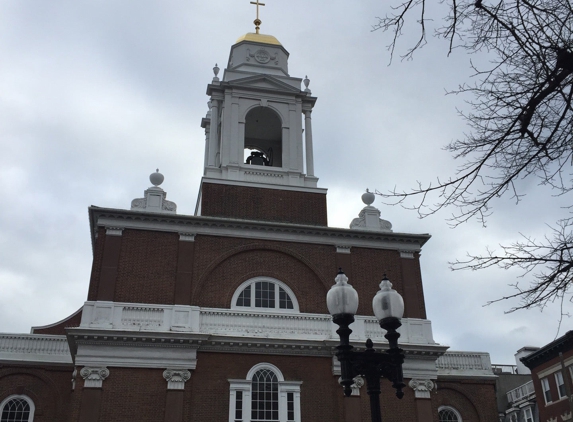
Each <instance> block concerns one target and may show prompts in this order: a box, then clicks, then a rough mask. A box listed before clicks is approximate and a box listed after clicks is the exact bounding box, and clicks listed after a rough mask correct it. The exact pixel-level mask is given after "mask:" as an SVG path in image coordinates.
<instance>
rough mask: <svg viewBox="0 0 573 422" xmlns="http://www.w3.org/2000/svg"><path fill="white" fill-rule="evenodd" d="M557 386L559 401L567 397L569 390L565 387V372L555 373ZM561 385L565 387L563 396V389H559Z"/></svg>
mask: <svg viewBox="0 0 573 422" xmlns="http://www.w3.org/2000/svg"><path fill="white" fill-rule="evenodd" d="M555 385H557V395H558V396H559V400H561V399H562V398H564V397H567V389H566V387H565V378H564V377H563V372H561V371H557V372H555ZM561 385H562V386H563V394H561V388H559V386H561Z"/></svg>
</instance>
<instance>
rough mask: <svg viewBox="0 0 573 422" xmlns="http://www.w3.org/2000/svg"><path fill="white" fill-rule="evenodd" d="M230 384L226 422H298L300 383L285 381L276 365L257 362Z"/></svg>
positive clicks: (230, 381)
mask: <svg viewBox="0 0 573 422" xmlns="http://www.w3.org/2000/svg"><path fill="white" fill-rule="evenodd" d="M229 383H230V384H231V386H230V398H229V422H263V421H264V422H275V421H276V422H300V385H301V384H302V382H301V381H285V379H284V377H283V374H282V372H281V371H280V370H279V369H278V368H277V367H276V366H274V365H272V364H270V363H259V364H257V365H255V366H253V367H252V368H251V370H250V371H249V373H248V374H247V379H245V380H229Z"/></svg>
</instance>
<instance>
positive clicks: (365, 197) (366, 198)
mask: <svg viewBox="0 0 573 422" xmlns="http://www.w3.org/2000/svg"><path fill="white" fill-rule="evenodd" d="M375 199H376V195H374V194H373V193H372V192H370V191H369V190H368V188H366V192H364V193H363V194H362V202H364V203H365V204H366V205H372V203H373V202H374V200H375Z"/></svg>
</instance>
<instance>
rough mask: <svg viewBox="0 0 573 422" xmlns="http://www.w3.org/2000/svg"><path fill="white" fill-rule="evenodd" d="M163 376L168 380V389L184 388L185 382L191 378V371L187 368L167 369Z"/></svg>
mask: <svg viewBox="0 0 573 422" xmlns="http://www.w3.org/2000/svg"><path fill="white" fill-rule="evenodd" d="M163 378H165V381H167V389H168V390H184V389H185V383H186V382H187V381H189V379H190V378H191V372H189V371H188V370H186V369H183V370H181V369H166V370H165V371H163Z"/></svg>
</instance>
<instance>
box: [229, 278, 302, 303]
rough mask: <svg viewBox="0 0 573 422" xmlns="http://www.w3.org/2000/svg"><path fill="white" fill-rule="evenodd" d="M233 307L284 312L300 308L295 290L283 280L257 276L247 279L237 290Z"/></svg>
mask: <svg viewBox="0 0 573 422" xmlns="http://www.w3.org/2000/svg"><path fill="white" fill-rule="evenodd" d="M231 307H232V308H233V309H256V310H263V309H268V310H275V311H283V312H284V311H286V312H298V310H299V309H298V302H297V300H296V297H295V295H294V293H293V291H292V290H291V289H290V288H289V287H288V286H287V285H286V284H285V283H283V282H282V281H279V280H277V279H275V278H271V277H255V278H251V279H250V280H247V281H245V282H244V283H243V284H241V285H240V286H239V288H238V289H237V290H236V291H235V294H234V295H233V299H232V302H231Z"/></svg>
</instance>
